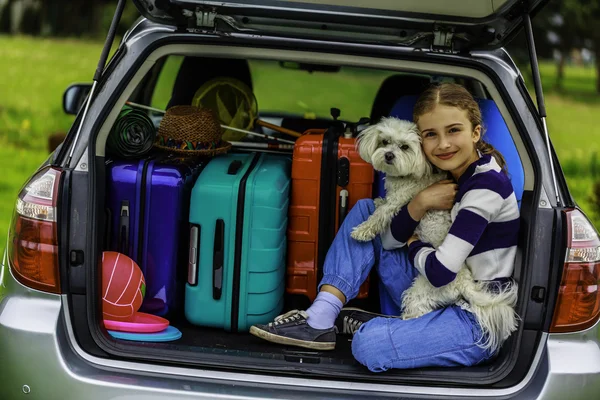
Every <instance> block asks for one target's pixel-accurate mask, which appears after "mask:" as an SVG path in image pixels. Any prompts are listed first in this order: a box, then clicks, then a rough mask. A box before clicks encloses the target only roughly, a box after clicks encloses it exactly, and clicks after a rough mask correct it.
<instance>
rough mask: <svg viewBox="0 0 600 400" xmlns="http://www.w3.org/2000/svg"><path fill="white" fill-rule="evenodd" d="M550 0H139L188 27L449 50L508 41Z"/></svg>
mask: <svg viewBox="0 0 600 400" xmlns="http://www.w3.org/2000/svg"><path fill="white" fill-rule="evenodd" d="M546 2H547V0H532V1H530V2H522V1H519V0H465V1H461V2H448V1H444V0H408V1H391V0H374V1H371V2H369V3H368V4H369V5H368V6H365V3H364V2H363V1H359V0H348V1H342V0H286V1H281V0H255V1H242V0H232V1H225V2H218V1H203V0H134V3H135V4H136V6H137V7H138V9H139V11H140V12H141V14H142V15H144V16H145V17H146V18H148V19H150V20H152V21H155V22H159V23H162V24H168V25H177V26H180V27H185V28H188V29H189V28H201V29H202V28H204V29H206V28H209V29H216V30H233V31H236V30H238V31H248V30H250V31H253V32H255V33H273V32H285V33H286V34H287V35H292V36H294V35H296V36H304V37H306V36H311V37H322V38H329V37H331V36H332V35H335V36H336V38H338V39H344V38H345V39H347V40H355V41H356V40H361V39H362V40H366V39H367V40H368V41H370V42H373V41H376V42H385V43H393V44H396V45H404V46H411V47H425V48H432V49H440V48H441V49H443V50H444V51H464V50H474V49H491V48H497V47H500V46H503V45H504V44H506V43H507V42H508V41H510V40H511V38H512V37H513V36H514V35H515V34H516V33H517V32H518V31H519V29H520V28H521V27H522V26H523V24H524V19H523V15H524V14H525V13H529V14H530V15H533V14H535V13H536V12H537V11H539V9H541V7H543V5H544V4H545V3H546ZM219 21H221V22H225V23H224V24H221V25H219ZM284 28H285V30H284Z"/></svg>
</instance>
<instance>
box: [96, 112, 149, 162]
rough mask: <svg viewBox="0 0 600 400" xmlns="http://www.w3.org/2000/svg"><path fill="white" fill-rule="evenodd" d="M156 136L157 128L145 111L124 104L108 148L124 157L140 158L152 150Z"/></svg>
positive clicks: (108, 141)
mask: <svg viewBox="0 0 600 400" xmlns="http://www.w3.org/2000/svg"><path fill="white" fill-rule="evenodd" d="M155 138H156V128H155V127H154V124H153V123H152V120H151V119H150V117H148V115H146V113H145V112H144V111H141V110H136V109H134V108H131V107H129V106H124V107H123V109H122V110H121V113H120V114H119V117H118V118H117V121H116V122H115V125H114V126H113V128H112V130H111V131H110V134H109V135H108V140H107V141H106V150H107V152H108V153H109V154H110V155H113V156H118V157H122V158H139V157H140V156H143V155H145V154H146V153H148V152H149V151H150V149H151V148H152V145H153V144H154V140H155Z"/></svg>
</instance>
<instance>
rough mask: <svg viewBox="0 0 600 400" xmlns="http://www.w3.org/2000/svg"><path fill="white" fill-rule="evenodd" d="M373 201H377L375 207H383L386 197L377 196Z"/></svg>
mask: <svg viewBox="0 0 600 400" xmlns="http://www.w3.org/2000/svg"><path fill="white" fill-rule="evenodd" d="M373 203H375V207H381V206H382V205H384V204H385V199H383V198H381V197H377V198H376V199H373Z"/></svg>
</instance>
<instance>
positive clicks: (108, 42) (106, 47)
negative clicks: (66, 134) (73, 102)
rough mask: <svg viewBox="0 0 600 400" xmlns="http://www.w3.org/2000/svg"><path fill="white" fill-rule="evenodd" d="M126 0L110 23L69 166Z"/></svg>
mask: <svg viewBox="0 0 600 400" xmlns="http://www.w3.org/2000/svg"><path fill="white" fill-rule="evenodd" d="M125 2H126V0H119V2H118V3H117V8H116V10H115V15H114V16H113V19H112V22H111V23H110V28H108V34H107V35H106V40H105V41H104V47H103V48H102V52H101V53H100V60H98V66H97V67H96V72H95V73H94V78H93V80H92V81H93V82H92V89H91V90H90V94H89V95H88V97H87V101H86V102H85V108H84V109H83V115H82V116H81V121H79V126H78V127H77V133H76V134H75V139H74V140H73V144H72V145H71V150H70V151H69V157H68V158H67V164H66V165H67V166H68V165H69V164H70V162H71V159H72V158H73V153H74V152H75V146H77V140H78V139H79V135H80V134H81V128H82V127H83V123H84V122H85V118H86V116H87V113H88V109H89V108H90V103H91V102H92V99H93V98H94V93H95V91H96V86H98V82H99V81H100V78H102V73H103V72H104V66H105V65H106V60H107V59H108V53H109V51H110V48H111V47H112V44H113V41H114V40H115V35H116V33H117V26H118V25H119V21H121V16H122V15H123V9H124V8H125Z"/></svg>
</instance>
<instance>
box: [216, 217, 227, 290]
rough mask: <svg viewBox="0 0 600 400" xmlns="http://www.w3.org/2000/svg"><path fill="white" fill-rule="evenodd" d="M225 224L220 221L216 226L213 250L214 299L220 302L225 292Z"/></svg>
mask: <svg viewBox="0 0 600 400" xmlns="http://www.w3.org/2000/svg"><path fill="white" fill-rule="evenodd" d="M224 239H225V222H224V221H223V220H222V219H218V220H217V223H216V225H215V246H214V250H213V299H214V300H220V299H221V294H222V290H223V259H224V255H225V254H224Z"/></svg>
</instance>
